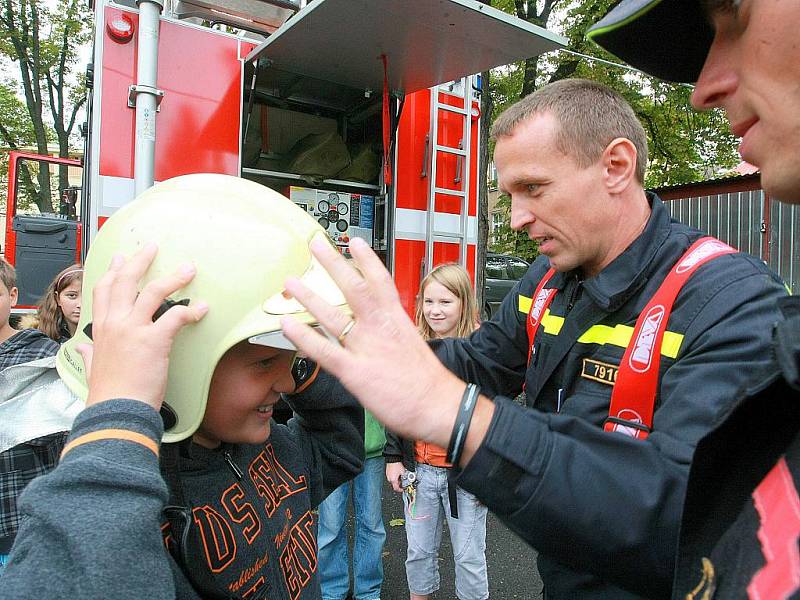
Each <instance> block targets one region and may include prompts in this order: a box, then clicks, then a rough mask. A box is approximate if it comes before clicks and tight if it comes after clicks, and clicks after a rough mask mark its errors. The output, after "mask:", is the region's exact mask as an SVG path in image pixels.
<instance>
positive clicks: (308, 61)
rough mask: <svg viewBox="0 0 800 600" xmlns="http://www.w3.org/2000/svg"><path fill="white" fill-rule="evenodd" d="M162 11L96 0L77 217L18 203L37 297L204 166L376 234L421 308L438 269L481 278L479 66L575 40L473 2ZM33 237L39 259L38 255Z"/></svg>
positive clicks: (334, 225)
mask: <svg viewBox="0 0 800 600" xmlns="http://www.w3.org/2000/svg"><path fill="white" fill-rule="evenodd" d="M300 4H303V5H304V6H303V7H302V8H301V7H300V6H299V5H300ZM162 5H163V2H162V0H139V2H137V3H134V2H111V1H109V0H102V1H100V0H98V2H97V3H96V6H95V39H94V59H93V63H92V65H93V77H92V78H91V79H92V81H91V89H90V90H89V94H90V98H89V102H88V108H89V110H88V122H87V123H88V126H87V127H86V129H85V135H86V149H85V155H84V165H83V166H84V171H83V184H82V188H81V198H80V203H79V204H80V210H79V211H77V212H78V213H79V214H78V216H77V217H76V218H75V219H73V215H66V217H65V215H42V214H36V213H28V214H24V213H22V212H21V211H19V210H14V209H13V208H12V207H13V206H16V204H15V200H16V198H10V202H9V210H8V216H7V220H8V223H7V234H6V247H5V255H6V258H7V259H8V260H10V261H11V262H12V263H15V264H16V266H17V269H18V279H19V284H20V288H21V291H22V292H23V294H22V300H21V304H22V305H28V306H30V305H31V304H33V303H34V301H32V299H33V298H36V297H37V296H38V294H41V291H42V290H43V289H44V286H46V285H47V283H48V282H49V280H50V279H51V278H52V277H53V275H55V273H56V272H57V271H58V270H59V269H60V268H62V267H63V266H66V264H69V263H71V262H72V261H73V260H74V258H75V257H76V256H77V257H82V256H85V253H86V251H87V248H88V245H89V244H90V243H91V240H92V239H93V237H94V235H95V234H96V233H97V231H98V229H99V228H100V227H101V226H102V224H103V222H104V221H105V219H107V218H108V217H109V216H110V215H112V214H113V213H114V211H115V210H116V209H118V208H119V207H121V206H123V205H124V204H126V203H127V202H130V201H131V200H132V199H133V198H134V197H135V195H136V194H137V193H139V192H141V191H143V189H146V188H147V187H148V186H149V185H152V183H153V182H158V181H163V180H165V179H169V178H171V177H175V176H178V175H183V174H187V173H197V172H213V173H226V174H229V175H234V176H241V177H245V178H248V179H252V180H254V181H257V182H259V183H262V184H264V185H268V186H270V187H273V188H275V189H277V190H279V191H281V192H283V193H284V194H286V195H287V196H289V197H290V198H291V199H292V200H294V201H295V202H296V203H297V204H299V205H301V206H303V207H304V208H305V209H306V210H307V211H308V212H309V213H311V214H312V215H314V216H315V217H316V218H317V219H318V220H319V222H320V223H321V224H322V225H323V227H325V228H326V229H327V230H328V231H329V233H330V234H331V236H332V238H333V239H334V240H335V241H336V243H337V244H338V245H340V246H341V247H345V246H346V244H347V242H348V241H349V238H350V237H352V236H353V235H359V236H361V237H364V238H365V239H367V240H368V241H369V242H370V243H371V244H372V246H373V248H374V249H375V250H376V252H378V253H379V255H381V256H382V257H383V258H384V260H385V262H386V264H387V266H388V267H389V269H390V270H391V271H392V273H393V274H394V277H395V281H396V284H397V287H398V289H399V291H400V295H401V299H402V301H403V304H404V305H405V307H406V309H407V310H408V311H409V314H411V313H412V311H413V304H414V298H415V296H416V294H417V292H418V289H419V282H420V279H421V277H422V276H423V275H424V273H425V272H427V271H428V270H430V269H431V268H432V267H433V266H435V265H436V264H439V263H442V262H458V263H460V264H462V265H464V266H465V267H466V268H467V269H468V270H469V271H470V273H471V274H472V275H473V277H474V274H475V269H476V244H477V196H478V181H479V177H478V156H479V154H480V153H479V147H478V146H479V135H478V132H479V124H480V119H481V115H480V110H479V106H480V97H479V93H480V92H479V87H480V86H479V85H478V77H477V76H474V75H471V74H472V73H477V72H480V71H483V70H486V69H488V68H492V67H495V66H498V65H501V64H507V63H509V62H511V61H513V60H519V59H522V58H527V57H529V56H533V55H536V54H539V53H541V52H545V51H548V50H552V49H555V48H557V47H559V46H561V45H562V42H563V40H562V39H561V38H559V37H558V36H556V35H554V34H551V33H549V32H547V31H545V30H543V29H540V28H537V27H534V26H532V25H529V24H527V23H525V22H523V21H521V20H519V19H516V18H514V17H511V16H509V15H506V14H504V13H501V12H499V11H497V10H495V9H492V8H490V7H488V6H485V5H482V4H480V3H478V2H476V1H475V0H435V1H433V0H382V1H381V2H375V1H374V0H314V1H313V2H309V3H308V5H305V3H299V2H298V3H297V5H295V3H294V2H292V1H289V0H235V1H228V2H224V3H223V2H216V3H215V2H207V1H205V0H191V1H188V2H173V3H172V4H171V5H170V6H169V10H164V7H163V6H162ZM154 11H155V12H154ZM214 23H217V24H222V25H225V26H226V27H225V28H224V29H225V30H220V29H218V28H216V27H209V24H212V25H213V24H214ZM232 27H233V28H237V29H236V32H235V33H231V32H230V31H231V30H232V29H231V28H232ZM243 30H247V32H246V33H243ZM148 70H150V71H151V73H150V76H149V81H148V75H147V73H146V71H148ZM443 82H449V83H443ZM22 158H24V159H26V160H33V158H34V157H31V156H24V157H22ZM42 160H44V159H42ZM387 164H388V166H386V165H387ZM342 165H344V168H341V169H340V168H339V167H341V166H342ZM331 169H335V171H333V170H331ZM9 175H10V179H14V180H16V177H17V173H16V172H15V171H10V172H9ZM15 189H18V188H16V187H15V186H14V185H10V186H9V190H10V192H13V191H14V190H15ZM59 220H60V221H65V220H66V221H71V220H77V221H79V225H80V227H78V228H76V231H77V232H78V235H75V236H72V240H71V241H70V240H64V241H63V243H62V241H60V240H62V238H63V237H64V236H58V235H55V234H54V235H50V234H49V233H47V232H46V231H43V232H41V233H40V234H37V230H39V229H46V228H42V227H41V226H40V225H41V224H42V223H44V222H45V221H48V222H49V221H55V222H56V225H57V224H58V221H59ZM32 224H33V226H32ZM19 231H26V232H27V233H26V234H25V235H26V236H27V237H25V239H26V240H28V241H27V242H26V243H27V244H29V246H30V247H31V248H36V251H35V252H34V251H26V252H23V248H21V246H20V244H19V240H20V239H21V238H20V236H18V235H17V232H19ZM37 235H38V236H39V237H37ZM39 238H41V239H39ZM70 243H72V244H74V247H73V248H72V249H71V250H72V252H71V253H70V248H69V247H68V246H69V244H70ZM208 243H209V245H210V246H212V247H213V246H214V245H217V244H229V243H235V240H228V239H225V238H224V236H222V235H220V236H213V237H212V238H211V239H209V241H208ZM60 244H61V245H60ZM63 244H66V246H67V247H62V246H63ZM48 253H49V254H53V253H55V254H57V255H58V256H60V257H61V258H60V259H57V260H52V259H50V260H45V259H44V258H43V257H45V256H47V255H48ZM249 258H250V257H243V260H248V259H249ZM62 263H63V264H62Z"/></svg>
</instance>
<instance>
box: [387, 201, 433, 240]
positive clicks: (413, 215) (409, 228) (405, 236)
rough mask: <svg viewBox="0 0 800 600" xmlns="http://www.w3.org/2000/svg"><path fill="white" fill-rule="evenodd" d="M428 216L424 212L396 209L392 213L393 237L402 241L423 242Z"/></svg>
mask: <svg viewBox="0 0 800 600" xmlns="http://www.w3.org/2000/svg"><path fill="white" fill-rule="evenodd" d="M427 221H428V216H427V213H426V212H425V211H424V210H413V209H410V208H398V209H396V210H395V213H394V231H395V237H396V238H397V239H402V240H425V232H426V231H427V226H428V223H427Z"/></svg>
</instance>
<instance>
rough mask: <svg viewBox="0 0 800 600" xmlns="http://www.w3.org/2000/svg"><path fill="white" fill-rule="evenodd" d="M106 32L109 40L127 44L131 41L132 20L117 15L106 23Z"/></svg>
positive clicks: (124, 15)
mask: <svg viewBox="0 0 800 600" xmlns="http://www.w3.org/2000/svg"><path fill="white" fill-rule="evenodd" d="M106 30H107V31H108V35H110V36H111V39H113V40H114V41H116V42H119V43H120V44H127V43H128V42H130V41H131V40H132V39H133V20H132V19H131V18H130V17H129V16H128V15H126V14H121V15H117V16H115V17H114V18H113V19H111V20H110V21H109V22H108V23H106Z"/></svg>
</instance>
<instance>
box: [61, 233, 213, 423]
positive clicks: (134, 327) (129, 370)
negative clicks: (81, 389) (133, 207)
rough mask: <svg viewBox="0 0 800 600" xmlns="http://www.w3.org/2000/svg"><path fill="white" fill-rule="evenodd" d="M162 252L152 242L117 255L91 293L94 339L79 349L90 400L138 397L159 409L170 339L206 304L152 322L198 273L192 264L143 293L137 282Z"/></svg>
mask: <svg viewBox="0 0 800 600" xmlns="http://www.w3.org/2000/svg"><path fill="white" fill-rule="evenodd" d="M157 252H158V250H157V248H156V246H155V245H154V244H149V245H148V246H146V247H145V248H143V249H142V250H141V251H139V252H138V253H137V254H135V255H134V256H132V257H131V258H130V259H129V260H127V261H126V260H125V259H124V258H123V257H121V256H119V255H117V256H115V257H114V258H113V259H112V261H111V267H110V268H109V270H108V272H107V273H106V274H105V275H103V277H101V278H100V279H99V280H98V281H97V283H96V285H95V287H94V291H93V294H92V339H93V341H94V344H92V345H89V344H86V345H82V346H79V347H78V349H77V350H78V352H80V354H81V356H82V358H83V361H84V364H85V365H86V372H87V378H88V382H89V395H88V398H87V400H86V404H87V406H88V405H91V404H96V403H98V402H103V401H105V400H111V399H112V398H130V399H134V400H140V401H142V402H144V403H146V404H149V405H150V406H152V407H153V408H154V409H155V410H159V409H160V408H161V403H162V402H163V400H164V392H165V390H166V385H167V367H168V365H169V352H170V349H171V348H172V341H173V340H174V338H175V335H176V334H177V333H178V331H180V330H181V328H183V327H184V326H185V325H188V324H190V323H196V322H197V321H199V320H200V319H202V318H203V317H204V316H205V314H206V313H207V312H208V305H207V304H205V303H203V302H192V304H191V306H180V305H176V306H173V307H172V308H170V309H169V310H167V311H166V312H165V313H164V314H163V315H162V316H161V317H159V318H158V320H156V321H155V322H153V314H154V313H155V312H156V310H158V308H159V306H161V303H162V302H163V301H164V299H165V298H166V297H167V296H169V295H170V294H172V293H173V292H175V291H176V290H179V289H180V288H182V287H184V286H186V285H187V284H188V283H189V282H190V281H191V280H192V279H194V276H195V268H194V266H192V265H184V266H182V267H181V268H180V269H179V270H178V271H177V272H176V273H174V274H172V275H167V276H164V277H161V278H159V279H156V280H153V281H151V282H150V283H148V284H147V285H146V286H145V287H144V288H143V289H142V291H141V292H139V291H138V282H139V280H141V278H142V277H143V276H144V274H145V273H146V272H147V269H148V268H149V267H150V265H151V263H152V262H153V259H154V258H155V256H156V253H157Z"/></svg>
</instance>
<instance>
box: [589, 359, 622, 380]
mask: <svg viewBox="0 0 800 600" xmlns="http://www.w3.org/2000/svg"><path fill="white" fill-rule="evenodd" d="M618 371H619V367H618V366H615V365H610V364H608V363H604V362H600V361H599V360H592V359H591V358H584V359H583V369H581V377H583V378H585V379H591V380H593V381H599V382H600V383H605V384H606V385H614V382H615V381H616V380H617V372H618Z"/></svg>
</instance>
